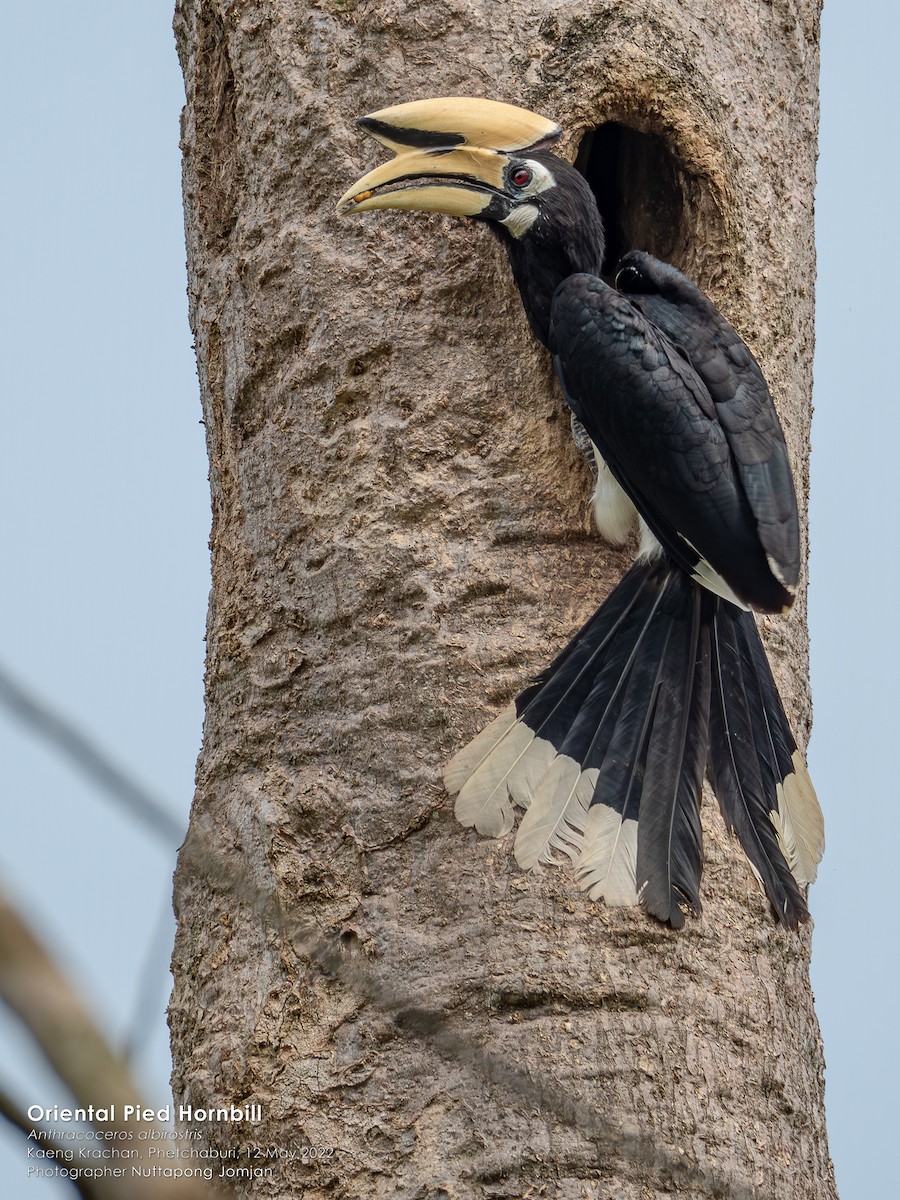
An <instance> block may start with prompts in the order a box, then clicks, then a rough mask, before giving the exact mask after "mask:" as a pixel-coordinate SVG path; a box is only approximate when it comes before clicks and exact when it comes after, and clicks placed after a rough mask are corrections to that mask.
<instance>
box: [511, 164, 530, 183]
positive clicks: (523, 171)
mask: <svg viewBox="0 0 900 1200" xmlns="http://www.w3.org/2000/svg"><path fill="white" fill-rule="evenodd" d="M510 180H511V182H512V183H514V184H515V186H516V187H517V188H523V187H525V186H526V185H527V184H529V183H531V172H530V171H529V170H528V168H527V167H516V169H515V171H513V173H512V175H510Z"/></svg>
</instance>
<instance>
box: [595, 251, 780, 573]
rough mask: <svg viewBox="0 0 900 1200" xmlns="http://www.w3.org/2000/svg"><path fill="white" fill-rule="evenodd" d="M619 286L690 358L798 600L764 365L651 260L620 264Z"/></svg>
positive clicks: (766, 544) (700, 297) (772, 557)
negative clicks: (710, 400) (762, 369)
mask: <svg viewBox="0 0 900 1200" xmlns="http://www.w3.org/2000/svg"><path fill="white" fill-rule="evenodd" d="M616 286H617V288H618V289H619V290H622V291H624V292H625V293H626V294H627V295H628V299H629V301H630V302H631V303H632V304H633V305H634V306H635V308H637V309H638V310H639V311H640V312H641V313H643V315H644V316H645V317H646V318H647V319H648V321H650V322H651V323H652V324H653V325H655V326H656V328H657V329H659V330H660V331H661V332H662V333H664V334H665V335H666V337H668V338H669V340H670V341H671V342H672V343H673V344H674V345H675V346H677V347H678V348H679V349H680V350H681V351H682V352H683V353H684V354H686V356H687V358H688V360H689V361H690V364H691V366H692V367H693V368H694V370H695V371H696V372H697V374H698V375H699V377H700V379H701V380H702V381H703V384H704V385H705V387H706V390H707V391H708V393H709V395H710V398H711V399H712V401H713V404H714V405H715V408H716V415H717V417H718V419H719V422H720V424H721V426H722V429H723V431H724V433H725V437H726V438H727V441H728V445H729V448H730V450H731V453H732V456H733V458H734V463H735V465H736V469H737V474H738V478H739V479H740V482H741V486H742V488H743V490H744V494H745V496H746V497H747V501H748V503H749V505H750V508H751V510H752V512H753V515H754V517H755V518H756V522H757V530H758V533H759V539H760V541H761V543H762V546H763V549H764V550H765V552H766V555H767V558H768V562H769V566H770V568H771V569H772V571H773V573H774V574H775V575H776V577H777V578H778V579H779V581H780V582H781V583H782V584H784V586H785V587H786V588H787V589H788V591H789V592H791V593H793V592H794V590H795V589H796V586H797V580H798V578H799V575H800V523H799V519H798V516H797V499H796V495H795V492H794V481H793V478H792V476H791V465H790V460H789V458H788V452H787V447H786V445H785V442H784V434H783V432H782V429H781V424H780V422H779V420H778V414H777V413H776V411H775V406H774V404H773V403H772V397H771V395H770V394H769V389H768V386H767V385H766V381H765V379H764V378H763V374H762V371H761V370H760V368H759V364H758V363H757V361H756V359H755V358H754V357H753V355H752V354H751V353H750V351H749V350H748V349H747V347H746V346H745V345H744V342H743V341H742V340H741V338H740V336H739V335H738V333H737V332H736V331H735V330H734V329H733V328H732V326H731V325H729V324H728V322H727V321H726V320H725V318H724V317H723V316H722V314H721V313H720V312H719V310H718V309H717V308H716V307H715V305H714V304H713V303H712V301H711V300H709V298H708V297H707V296H705V295H704V294H703V292H701V291H700V289H699V288H698V287H697V286H696V285H695V284H693V283H692V282H691V281H690V280H689V279H687V278H686V277H685V276H684V275H682V274H681V272H680V271H678V270H676V268H675V267H672V266H669V265H668V264H667V263H663V262H660V261H659V260H658V259H655V258H653V257H652V256H651V255H649V254H644V253H642V252H639V251H633V252H632V253H631V254H627V255H626V256H625V257H624V258H623V259H622V260H621V262H620V263H619V265H618V269H617V274H616Z"/></svg>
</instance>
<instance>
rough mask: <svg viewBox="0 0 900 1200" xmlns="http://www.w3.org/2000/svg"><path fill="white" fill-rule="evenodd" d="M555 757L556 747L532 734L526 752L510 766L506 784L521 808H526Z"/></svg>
mask: <svg viewBox="0 0 900 1200" xmlns="http://www.w3.org/2000/svg"><path fill="white" fill-rule="evenodd" d="M554 758H556V747H555V746H554V745H553V743H552V742H548V741H547V739H546V738H539V737H534V736H532V741H531V743H530V745H529V746H528V750H527V753H525V754H521V755H520V756H519V758H518V760H517V761H516V762H515V763H514V764H513V765H512V766H511V767H510V769H509V775H508V777H507V780H506V786H507V787H508V788H509V794H510V796H512V798H513V800H515V802H516V804H518V805H519V806H520V807H521V808H528V806H529V805H530V804H531V798H532V796H533V795H534V794H535V792H536V791H537V789H538V788H539V787H540V784H541V780H542V779H543V778H544V776H545V775H546V774H547V769H548V768H549V766H550V764H551V763H552V762H553V760H554Z"/></svg>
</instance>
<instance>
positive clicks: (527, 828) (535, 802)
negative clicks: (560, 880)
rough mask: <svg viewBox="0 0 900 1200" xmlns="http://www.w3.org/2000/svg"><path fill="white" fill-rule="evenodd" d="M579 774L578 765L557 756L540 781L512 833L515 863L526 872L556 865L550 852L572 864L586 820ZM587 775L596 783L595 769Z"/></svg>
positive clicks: (576, 855) (561, 756) (563, 755)
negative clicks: (547, 864) (542, 863)
mask: <svg viewBox="0 0 900 1200" xmlns="http://www.w3.org/2000/svg"><path fill="white" fill-rule="evenodd" d="M582 774H583V772H582V770H581V764H580V763H577V762H576V761H575V759H574V758H569V756H568V755H567V754H559V755H557V757H556V758H555V759H554V760H553V762H552V763H551V765H550V768H549V770H548V771H547V773H546V774H545V775H544V778H543V779H542V780H541V783H540V786H539V787H538V788H537V789H536V791H535V793H534V797H533V799H532V801H531V804H530V806H529V808H528V811H527V813H526V814H525V816H524V817H523V818H522V823H521V825H520V826H519V831H518V833H517V834H516V847H515V854H516V862H517V863H518V864H519V866H520V867H523V868H524V869H525V870H526V871H528V870H531V869H532V868H533V867H535V866H536V865H537V864H538V863H539V862H547V863H555V864H556V865H559V862H558V859H557V858H556V856H555V855H554V853H553V851H554V850H558V851H561V852H562V853H563V854H565V855H567V856H568V857H569V859H570V860H571V861H572V863H573V865H574V863H575V859H576V858H577V857H578V853H579V851H580V849H581V843H582V840H583V838H584V824H585V820H586V818H587V805H586V804H584V802H583V801H582V799H581V796H580V795H579V792H578V782H579V779H580V778H581V775H582ZM587 774H589V775H592V776H593V778H594V780H595V781H596V778H597V771H596V769H591V770H590V771H588V772H587ZM583 791H584V789H582V792H583Z"/></svg>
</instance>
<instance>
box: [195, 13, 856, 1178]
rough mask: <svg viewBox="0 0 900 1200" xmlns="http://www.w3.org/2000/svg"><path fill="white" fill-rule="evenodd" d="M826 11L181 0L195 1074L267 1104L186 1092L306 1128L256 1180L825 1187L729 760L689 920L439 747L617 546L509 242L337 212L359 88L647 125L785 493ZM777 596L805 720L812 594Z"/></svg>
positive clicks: (801, 1011)
mask: <svg viewBox="0 0 900 1200" xmlns="http://www.w3.org/2000/svg"><path fill="white" fill-rule="evenodd" d="M818 15H819V5H818V3H817V0H734V2H733V3H730V4H728V5H722V4H720V3H718V2H717V0H654V2H653V3H647V2H643V0H642V2H633V0H621V2H617V0H607V2H602V3H600V2H595V3H558V2H554V0H542V2H539V0H511V2H509V3H506V4H496V3H494V4H483V3H478V2H476V0H422V2H415V0H413V2H411V3H410V2H409V0H385V2H383V3H371V4H370V3H358V4H354V3H346V2H345V0H320V2H318V3H300V2H292V0H258V2H256V0H231V2H228V0H181V2H180V3H179V5H178V10H177V16H176V33H177V38H178V46H179V52H180V55H181V60H182V64H183V68H184V75H185V81H186V92H187V107H186V109H185V116H184V128H183V144H184V154H185V160H184V161H185V171H184V196H185V214H186V226H187V241H188V270H189V290H190V301H191V319H192V325H193V329H194V333H195V336H196V342H197V353H198V364H199V372H200V381H201V391H202V398H203V408H204V415H205V421H206V429H207V436H208V441H209V453H210V470H211V474H210V479H211V490H212V504H213V528H212V542H211V546H212V559H213V592H212V598H211V604H210V613H209V628H208V661H207V683H206V686H207V704H208V709H207V719H206V728H205V737H204V745H203V751H202V755H201V758H200V762H199V767H198V781H197V795H196V800H195V806H194V812H193V818H192V834H191V838H190V840H189V843H188V852H186V853H185V855H184V856H183V858H182V862H181V864H180V868H179V872H178V876H177V880H176V906H177V910H178V915H179V933H178V940H177V944H176V950H175V957H174V970H175V992H174V996H173V1001H172V1007H171V1024H172V1033H173V1046H174V1054H175V1073H174V1086H175V1094H176V1100H177V1101H179V1102H185V1103H187V1102H190V1103H193V1104H194V1105H201V1106H203V1107H207V1106H218V1105H222V1104H225V1105H230V1104H232V1103H234V1104H245V1103H249V1102H251V1101H252V1102H254V1103H258V1104H261V1105H262V1109H263V1114H264V1121H263V1124H262V1125H261V1126H256V1127H253V1128H252V1129H248V1128H246V1127H244V1128H242V1127H240V1126H235V1125H228V1124H222V1125H217V1126H215V1127H212V1126H209V1125H206V1126H204V1127H203V1128H204V1129H205V1131H206V1132H207V1134H208V1136H209V1138H210V1139H211V1140H212V1141H214V1142H215V1143H216V1144H217V1145H218V1146H220V1147H228V1146H246V1145H248V1144H250V1143H253V1144H257V1145H261V1146H273V1147H276V1148H281V1149H283V1150H286V1151H294V1152H295V1157H294V1159H293V1160H286V1161H282V1162H279V1163H278V1164H277V1165H276V1167H275V1169H274V1171H273V1172H272V1174H271V1175H267V1176H262V1177H259V1178H256V1179H246V1178H244V1179H239V1180H238V1194H239V1195H242V1196H243V1195H247V1196H250V1195H253V1196H257V1195H259V1196H279V1197H288V1196H303V1197H307V1198H309V1200H312V1198H319V1197H325V1196H328V1197H335V1196H345V1197H370V1196H371V1197H409V1198H412V1197H439V1196H446V1197H464V1196H482V1195H484V1196H492V1197H520V1196H524V1195H529V1196H539V1195H546V1196H554V1197H561V1198H569V1197H571V1198H573V1200H574V1198H575V1197H604V1198H605V1197H616V1198H617V1200H620V1198H621V1200H631V1198H637V1197H649V1196H656V1195H662V1194H665V1195H673V1194H674V1195H682V1196H690V1197H695V1196H703V1195H717V1196H726V1195H731V1196H735V1197H738V1196H760V1197H766V1198H773V1197H782V1196H784V1197H791V1198H792V1200H794V1198H796V1200H802V1198H806V1197H809V1198H810V1200H811V1198H813V1197H815V1200H828V1197H831V1196H833V1195H834V1183H833V1176H832V1171H831V1165H830V1162H829V1159H828V1153H827V1148H826V1141H825V1132H824V1114H823V1096H822V1092H823V1079H822V1056H821V1046H820V1040H819V1033H818V1027H817V1024H816V1020H815V1015H814V1012H813V1007H812V996H811V993H810V988H809V981H808V973H807V966H808V955H809V937H810V935H809V930H806V931H804V933H803V934H802V935H801V936H799V937H798V936H796V935H794V934H791V933H788V932H785V931H783V930H781V929H779V928H778V927H776V926H775V925H774V924H773V922H772V920H771V918H770V916H769V913H768V911H767V906H766V903H765V900H764V898H763V896H762V894H761V893H760V891H759V889H758V888H757V886H756V884H755V882H754V880H753V878H752V875H751V872H750V870H749V867H748V865H747V863H746V861H745V859H744V858H743V856H742V854H741V852H740V850H739V849H738V848H737V847H736V845H735V844H733V842H732V841H731V839H730V838H729V837H728V836H727V835H726V834H725V832H724V830H723V827H722V823H721V819H720V817H719V815H718V811H717V809H716V807H715V806H714V803H713V802H712V801H711V800H710V799H709V798H707V799H706V801H705V803H704V818H703V820H704V836H705V847H706V869H705V874H704V880H703V899H704V913H703V915H702V916H701V917H700V918H697V919H694V920H690V919H689V921H688V923H687V927H686V929H685V930H684V931H683V932H682V933H680V934H674V933H672V932H671V931H669V930H667V929H664V928H661V927H660V926H658V925H657V924H655V923H654V922H653V921H652V920H651V919H649V918H648V917H647V916H646V915H644V914H643V913H642V912H640V911H632V910H621V909H620V910H609V909H607V908H605V907H603V906H601V905H597V904H592V903H591V902H590V901H588V900H586V899H585V898H584V897H583V896H582V895H581V894H580V893H578V892H577V891H576V890H575V887H574V885H573V883H572V880H571V878H570V877H569V876H568V875H567V874H566V873H565V872H563V871H551V870H547V871H546V872H545V873H544V874H542V875H525V874H522V873H521V872H519V871H518V870H517V868H516V867H515V864H514V862H513V861H512V859H511V851H510V846H509V845H508V844H507V843H505V842H501V843H496V842H490V841H485V840H482V839H480V838H478V837H477V836H476V835H475V834H474V833H472V832H471V831H464V830H462V829H461V828H460V827H459V826H457V825H456V823H455V821H454V819H453V815H452V806H451V804H450V802H449V801H448V800H447V798H446V797H445V795H444V794H443V791H442V788H441V785H440V771H441V767H442V765H443V763H444V762H445V761H446V760H447V758H448V757H449V756H450V755H451V753H452V752H453V751H455V750H456V749H457V748H458V747H459V746H460V745H462V744H463V743H464V742H465V741H466V740H468V738H469V737H470V736H472V735H473V734H474V733H475V732H476V731H477V730H478V729H479V728H481V727H482V726H483V725H484V724H485V723H486V722H487V720H489V719H490V717H491V716H493V715H494V714H495V712H496V711H497V710H498V708H499V707H500V706H501V705H502V704H503V703H505V702H506V701H508V700H509V698H510V697H511V696H512V695H514V694H515V692H516V691H517V690H518V689H519V688H520V687H521V686H522V685H523V683H524V681H526V680H527V679H528V677H529V676H530V675H532V674H533V673H534V672H535V671H536V670H538V669H539V668H540V667H541V666H542V665H544V664H545V663H546V661H547V660H548V659H549V658H550V657H551V656H552V654H553V653H554V652H555V651H556V650H557V649H558V648H559V647H560V646H561V645H562V644H563V643H564V642H565V641H566V640H567V639H568V637H569V636H570V634H571V633H572V632H573V631H574V629H575V628H576V627H577V626H578V625H579V624H580V623H581V622H582V620H583V619H585V618H586V617H587V615H588V614H589V613H590V612H591V611H592V610H593V608H594V607H595V606H596V604H597V603H598V602H599V600H600V599H602V597H603V596H604V595H605V594H606V593H607V591H608V590H609V589H610V587H611V586H612V584H613V583H614V582H615V580H616V579H617V578H618V576H619V574H620V573H621V571H622V570H623V569H624V567H625V565H626V562H627V560H628V557H629V556H628V555H621V554H618V553H616V552H613V551H611V550H609V549H608V548H607V547H606V546H605V545H604V544H603V543H602V542H600V541H599V540H598V539H597V538H596V537H595V536H593V535H592V534H591V533H590V531H589V528H588V524H587V504H586V498H587V494H588V491H589V481H588V477H587V473H586V470H585V468H584V467H583V466H582V464H581V463H580V461H579V459H578V456H577V454H576V452H575V451H574V450H573V448H572V446H571V443H570V434H569V427H568V419H567V418H566V417H565V415H564V414H563V412H562V407H561V401H560V398H559V395H558V391H557V388H556V386H555V383H554V381H553V379H552V374H551V369H550V366H549V363H548V362H547V360H546V358H545V355H544V354H543V352H542V351H541V350H540V349H539V348H538V347H537V346H536V345H535V344H534V343H533V342H532V341H531V339H530V336H529V334H528V330H527V326H526V323H525V319H524V316H523V315H522V313H521V310H520V304H519V299H518V296H517V294H516V292H515V289H514V286H513V284H512V281H511V278H510V275H509V272H508V269H507V265H506V263H505V261H504V255H503V253H502V251H501V249H500V247H499V246H497V245H495V244H494V242H493V241H492V240H491V239H490V238H489V237H488V235H487V234H486V232H485V230H484V229H482V228H479V227H477V226H475V225H474V224H465V223H462V222H457V221H453V220H451V219H449V218H442V217H433V218H429V217H425V216H423V215H422V214H415V215H410V216H403V215H401V214H399V213H388V214H381V215H379V216H375V217H369V218H367V219H361V218H355V219H347V220H344V221H342V222H341V221H338V220H337V219H336V218H335V215H334V204H335V201H336V198H337V196H338V195H339V194H340V192H341V191H342V190H343V189H344V188H345V187H346V186H347V185H348V183H350V182H351V181H352V180H353V179H355V178H356V177H357V176H358V175H360V174H361V173H362V171H363V170H364V169H366V168H367V167H368V166H370V165H372V164H373V163H374V162H375V161H376V160H377V158H378V151H377V148H376V147H375V144H374V143H372V142H369V141H367V140H366V139H364V138H363V137H362V136H361V135H360V134H359V133H358V132H357V131H356V129H355V126H354V118H355V117H356V116H358V115H360V114H362V113H365V112H368V111H371V110H373V109H375V108H381V107H383V106H385V105H387V104H392V103H398V102H400V101H402V100H407V99H413V98H416V97H420V96H426V95H442V94H464V95H465V94H470V95H472V94H478V95H487V96H490V97H492V98H496V99H504V100H509V101H512V102H514V103H521V104H524V105H525V106H527V107H530V108H533V109H536V110H538V111H540V112H542V113H545V114H547V115H550V116H552V117H554V118H556V119H557V120H559V121H560V122H561V123H562V124H563V126H564V127H565V129H566V130H567V139H566V141H565V143H564V146H563V149H564V152H565V153H567V154H569V156H570V157H574V155H575V153H576V151H577V148H578V146H579V143H580V141H581V138H582V136H583V135H584V134H585V133H586V132H588V131H589V130H591V129H593V128H595V127H596V126H598V125H600V124H602V123H603V122H606V121H616V122H619V123H621V124H624V125H626V126H629V127H631V128H633V129H637V130H639V131H642V132H646V133H652V134H655V135H656V136H657V137H658V138H660V139H662V141H663V142H664V143H665V145H666V147H667V148H668V151H669V153H670V154H671V156H672V161H673V163H674V164H675V166H676V174H677V180H676V182H677V187H678V191H679V195H680V197H681V202H682V205H683V212H682V222H681V224H680V225H679V226H678V227H677V228H674V229H673V231H672V232H671V235H670V242H671V246H670V254H669V256H670V257H671V258H673V259H674V260H675V261H676V262H677V264H678V265H679V266H681V267H682V268H683V269H685V270H686V271H688V272H689V273H690V274H691V275H693V276H694V277H695V278H696V279H697V280H698V282H699V283H700V284H701V286H703V287H704V288H705V289H706V290H707V291H708V292H709V293H710V294H711V296H712V297H713V298H714V299H715V301H716V302H717V303H718V304H719V306H720V307H721V308H722V310H723V311H724V312H725V314H726V315H727V316H728V318H729V319H730V320H731V321H732V323H733V324H734V325H735V326H736V327H737V328H738V329H739V330H740V331H741V333H742V334H743V335H744V337H745V338H746V340H747V342H748V343H749V345H750V346H751V348H752V349H753V350H754V352H755V353H756V354H757V356H758V358H759V359H760V361H761V363H762V365H763V368H764V370H765V372H766V374H767V377H768V379H769V382H770V385H771V387H772V391H773V395H774V396H775V399H776V403H777V405H778V408H779V410H780V413H781V417H782V421H783V423H784V426H785V431H786V434H787V437H788V442H789V445H790V448H791V451H792V456H793V461H794V464H795V473H796V475H797V477H798V487H799V490H800V492H801V494H802V493H804V492H805V482H806V468H805V462H806V454H807V449H808V427H809V416H810V392H811V366H812V349H813V344H812V337H813V332H812V331H813V325H812V321H813V290H812V289H813V278H814V258H813V205H812V200H813V185H814V168H815V154H816V128H817V116H818V108H817V76H818ZM651 216H652V214H651ZM763 624H764V626H765V631H764V632H765V633H766V635H767V642H768V646H769V650H770V654H771V655H772V657H773V664H774V668H775V672H776V677H777V678H778V681H779V684H780V686H781V688H782V692H783V694H784V695H785V698H786V702H787V704H788V708H789V710H792V712H793V717H794V722H795V728H796V731H797V733H798V736H799V737H800V738H801V740H805V734H806V732H807V731H808V723H809V711H810V710H809V698H808V693H807V684H806V679H807V660H806V634H805V604H804V603H803V602H802V600H801V602H800V603H799V604H798V605H797V607H796V609H795V611H794V613H793V614H792V616H791V617H790V618H789V619H788V620H783V619H773V620H769V621H765V622H763ZM198 846H200V847H201V848H202V850H201V852H199V853H198V851H197V847H198ZM204 853H206V854H207V855H208V858H209V862H208V863H207V864H206V866H204V863H203V858H204ZM212 863H214V864H217V865H213V866H211V865H210V864H212ZM238 879H239V880H241V881H242V883H241V885H240V886H237V885H236V883H235V881H236V880H238ZM301 926H302V927H304V928H315V929H319V930H321V931H323V932H324V933H325V934H326V935H328V937H330V938H332V939H333V941H332V942H330V943H328V944H329V945H330V946H331V947H332V948H331V949H329V950H328V951H327V952H325V951H323V950H322V948H321V944H320V946H319V948H318V949H315V948H314V947H312V946H311V944H310V942H309V939H308V938H306V937H304V936H300V935H298V932H297V931H298V928H299V927H301ZM307 1146H311V1147H330V1148H333V1153H331V1154H328V1155H326V1156H324V1157H317V1158H312V1157H311V1156H309V1155H306V1156H304V1155H302V1153H301V1150H302V1148H303V1147H307ZM268 1165H271V1164H268Z"/></svg>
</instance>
